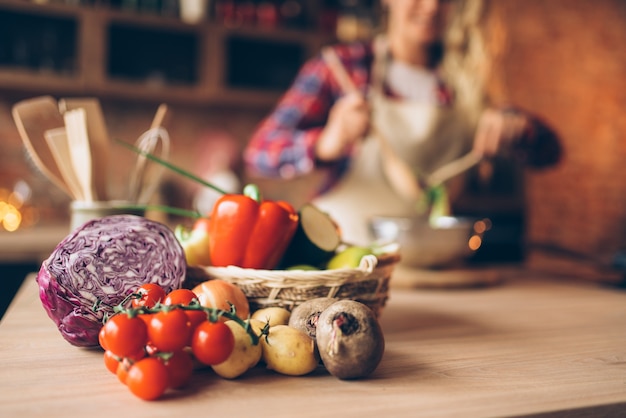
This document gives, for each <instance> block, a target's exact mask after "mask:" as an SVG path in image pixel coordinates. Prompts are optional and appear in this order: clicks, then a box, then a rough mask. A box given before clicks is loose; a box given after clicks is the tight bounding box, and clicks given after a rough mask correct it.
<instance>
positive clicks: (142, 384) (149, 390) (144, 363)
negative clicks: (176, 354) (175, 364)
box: [126, 357, 169, 401]
mask: <svg viewBox="0 0 626 418" xmlns="http://www.w3.org/2000/svg"><path fill="white" fill-rule="evenodd" d="M126 385H127V386H128V389H130V391H131V392H132V393H133V395H135V396H137V397H138V398H141V399H143V400H146V401H151V400H154V399H157V398H159V397H160V396H161V395H163V393H165V390H166V389H167V387H168V386H169V376H168V373H167V367H165V364H163V363H162V362H161V361H160V360H159V359H157V358H155V357H146V358H144V359H141V360H139V361H138V362H137V363H135V364H133V365H132V366H131V367H130V369H128V376H127V377H126Z"/></svg>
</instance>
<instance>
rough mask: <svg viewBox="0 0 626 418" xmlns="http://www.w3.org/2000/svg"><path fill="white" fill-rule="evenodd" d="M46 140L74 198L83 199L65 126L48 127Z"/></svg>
mask: <svg viewBox="0 0 626 418" xmlns="http://www.w3.org/2000/svg"><path fill="white" fill-rule="evenodd" d="M44 136H45V138H46V142H47V143H48V146H49V147H50V150H51V151H52V156H53V157H54V160H55V161H56V165H57V167H59V169H60V171H61V174H62V176H63V180H64V181H65V184H67V186H68V187H69V189H70V191H71V192H72V197H73V198H74V200H84V196H83V190H82V187H81V185H80V182H79V181H78V177H77V176H76V172H75V171H74V166H73V164H72V156H71V153H70V145H69V143H68V141H67V133H66V131H65V128H55V129H49V130H47V131H46V132H44Z"/></svg>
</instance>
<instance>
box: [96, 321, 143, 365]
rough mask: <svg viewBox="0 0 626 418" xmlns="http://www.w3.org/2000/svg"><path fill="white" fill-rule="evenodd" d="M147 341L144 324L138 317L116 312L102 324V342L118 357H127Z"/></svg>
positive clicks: (141, 347)
mask: <svg viewBox="0 0 626 418" xmlns="http://www.w3.org/2000/svg"><path fill="white" fill-rule="evenodd" d="M147 342H148V330H147V327H146V324H145V323H144V322H143V321H142V320H141V319H140V318H138V317H136V316H135V317H132V318H130V317H129V316H128V315H126V314H123V313H122V314H117V315H114V316H112V317H111V318H109V320H108V321H107V322H106V323H105V324H104V344H105V346H106V347H107V349H108V350H110V351H112V352H113V354H115V355H117V356H118V357H129V356H132V355H135V354H136V353H138V352H140V351H141V350H143V348H144V346H145V345H146V343H147Z"/></svg>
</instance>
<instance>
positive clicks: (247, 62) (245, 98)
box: [0, 0, 334, 107]
mask: <svg viewBox="0 0 626 418" xmlns="http://www.w3.org/2000/svg"><path fill="white" fill-rule="evenodd" d="M16 18H17V19H20V20H21V21H22V22H23V24H22V25H21V26H20V27H22V29H20V30H22V32H24V29H23V28H24V27H28V26H30V27H29V29H28V32H29V33H33V34H34V35H33V36H35V37H39V38H41V42H44V41H46V33H47V34H48V35H49V34H50V33H51V32H50V29H48V32H43V30H44V29H45V27H46V25H42V24H41V22H42V21H43V22H46V23H47V24H48V25H49V27H53V28H59V27H63V28H65V29H64V31H63V32H64V33H65V35H63V36H64V38H63V42H62V43H60V42H56V44H54V47H55V48H56V50H55V51H56V52H55V57H63V65H60V64H59V65H53V66H48V67H44V66H42V65H38V64H33V65H25V64H23V63H22V62H19V60H15V51H14V50H12V49H11V48H13V49H15V48H14V45H13V44H12V42H8V43H5V46H4V47H3V46H1V45H0V91H7V92H14V93H27V94H31V95H34V94H58V95H70V94H71V95H96V96H98V97H101V98H105V99H106V98H110V99H124V100H132V101H145V102H160V101H167V102H170V103H182V104H193V105H237V106H247V107H267V106H270V105H272V104H273V103H275V102H276V100H277V99H278V98H279V97H280V94H282V92H283V91H284V89H285V88H287V87H288V85H289V84H290V83H291V81H292V79H293V77H294V76H295V74H296V72H297V70H298V68H299V67H300V65H301V64H302V63H303V62H304V60H305V59H307V58H308V57H310V56H312V55H313V54H315V53H316V52H317V51H318V50H319V49H320V47H321V46H322V45H324V44H327V43H329V42H332V41H333V39H334V37H333V36H331V35H329V34H325V33H323V32H322V31H317V30H300V29H290V28H261V27H245V26H241V27H236V28H233V27H226V26H223V25H221V24H219V23H216V22H210V21H205V22H201V23H198V24H187V23H184V22H183V21H181V20H180V19H178V18H177V17H170V16H159V15H151V14H141V13H137V12H129V11H123V10H118V9H113V8H109V7H104V6H102V5H97V4H96V5H92V6H75V5H68V4H62V3H43V4H36V3H31V2H27V1H19V0H0V35H3V38H4V39H13V40H14V41H15V39H16V36H17V34H19V31H18V29H13V31H14V32H13V33H10V32H9V31H10V30H11V29H10V28H7V25H6V24H5V25H3V23H7V22H9V21H12V20H14V19H16ZM63 25H65V26H63ZM14 26H15V25H14ZM54 33H56V34H58V33H59V30H54ZM67 33H70V35H69V36H68V35H67ZM32 55H37V51H36V50H35V51H33V52H32ZM12 59H13V61H11V60H12ZM14 61H17V62H14Z"/></svg>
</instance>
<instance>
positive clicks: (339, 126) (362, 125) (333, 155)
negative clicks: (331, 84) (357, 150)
mask: <svg viewBox="0 0 626 418" xmlns="http://www.w3.org/2000/svg"><path fill="white" fill-rule="evenodd" d="M369 125H370V106H369V103H368V102H367V100H366V99H365V97H363V95H362V94H360V93H350V94H347V95H345V96H343V97H341V98H340V99H339V100H337V102H336V103H335V104H334V105H333V107H332V108H331V109H330V113H329V115H328V122H327V123H326V126H325V127H324V130H323V131H322V133H321V135H320V138H319V140H318V142H317V145H316V148H315V152H316V155H317V158H319V159H320V160H323V161H333V160H337V159H339V158H341V157H342V156H343V155H345V154H346V152H347V151H348V150H349V149H350V148H351V147H352V145H353V144H354V143H355V142H357V141H360V140H361V139H363V137H364V136H365V134H366V133H367V131H368V129H369Z"/></svg>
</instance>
